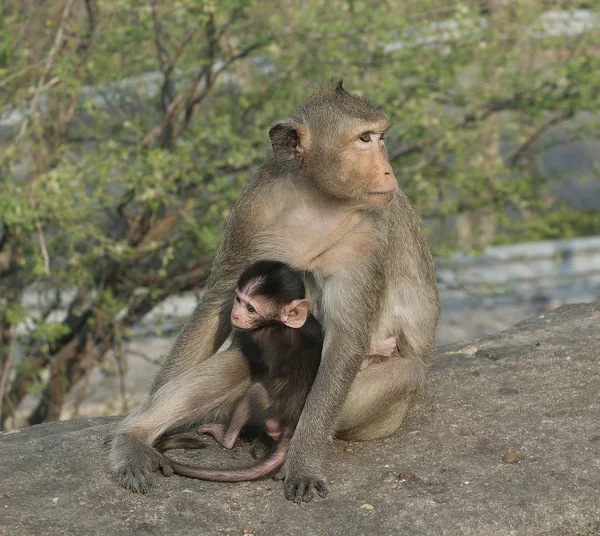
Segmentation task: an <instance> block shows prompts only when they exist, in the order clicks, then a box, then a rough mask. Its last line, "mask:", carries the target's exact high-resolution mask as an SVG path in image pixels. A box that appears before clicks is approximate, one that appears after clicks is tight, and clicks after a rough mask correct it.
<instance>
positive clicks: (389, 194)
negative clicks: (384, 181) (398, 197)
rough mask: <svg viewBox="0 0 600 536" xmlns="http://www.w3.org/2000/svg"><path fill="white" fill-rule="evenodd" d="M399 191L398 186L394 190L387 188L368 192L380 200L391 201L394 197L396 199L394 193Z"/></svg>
mask: <svg viewBox="0 0 600 536" xmlns="http://www.w3.org/2000/svg"><path fill="white" fill-rule="evenodd" d="M397 191H398V189H397V188H394V189H393V190H386V191H385V192H368V193H369V195H370V196H373V197H375V199H377V200H378V201H379V202H381V201H385V202H386V203H389V202H390V201H391V200H392V199H394V194H395V193H396V192H397Z"/></svg>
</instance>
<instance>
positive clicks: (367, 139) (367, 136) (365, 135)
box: [358, 132, 371, 143]
mask: <svg viewBox="0 0 600 536" xmlns="http://www.w3.org/2000/svg"><path fill="white" fill-rule="evenodd" d="M358 139H359V140H360V141H362V142H363V143H369V142H370V141H371V134H370V133H369V132H365V133H363V134H361V135H360V136H359V137H358Z"/></svg>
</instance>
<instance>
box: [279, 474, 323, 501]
mask: <svg viewBox="0 0 600 536" xmlns="http://www.w3.org/2000/svg"><path fill="white" fill-rule="evenodd" d="M283 490H284V495H285V498H286V499H287V500H288V501H294V502H295V503H296V504H300V503H301V502H309V501H311V500H312V498H313V497H314V492H315V491H316V492H317V494H318V495H319V497H321V498H325V496H326V495H327V491H328V490H327V485H326V484H325V481H324V480H322V479H313V478H304V479H299V480H298V479H295V480H294V479H286V480H285V482H284V483H283Z"/></svg>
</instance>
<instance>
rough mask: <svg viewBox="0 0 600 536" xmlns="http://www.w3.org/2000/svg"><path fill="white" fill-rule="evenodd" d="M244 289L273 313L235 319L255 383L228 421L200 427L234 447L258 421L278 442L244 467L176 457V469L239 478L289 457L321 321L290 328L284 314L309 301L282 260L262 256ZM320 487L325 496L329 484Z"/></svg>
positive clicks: (237, 340) (187, 443)
mask: <svg viewBox="0 0 600 536" xmlns="http://www.w3.org/2000/svg"><path fill="white" fill-rule="evenodd" d="M241 291H246V293H247V294H248V295H249V296H251V297H252V298H260V299H262V300H263V301H262V303H263V304H267V305H268V306H269V307H268V308H267V310H269V311H270V312H271V314H264V315H260V316H258V319H257V321H256V323H255V324H254V326H253V327H252V328H250V329H245V330H241V329H239V328H236V326H235V322H234V328H236V329H234V332H233V338H232V345H233V346H235V347H237V348H239V350H240V351H241V352H242V354H243V356H244V357H245V359H246V360H247V362H248V365H249V368H250V377H251V382H252V383H251V385H250V388H249V389H248V390H247V391H246V393H245V395H244V396H243V397H242V398H241V399H240V400H239V401H238V403H237V404H236V407H235V410H234V412H233V415H232V417H231V420H230V422H229V424H228V425H227V426H225V425H222V424H208V425H204V426H202V427H200V429H199V430H198V432H199V433H210V434H212V435H213V436H214V437H215V439H217V441H218V442H219V443H220V444H221V445H223V446H224V447H226V448H232V447H233V444H234V443H235V441H236V439H237V437H238V435H239V433H240V431H241V430H242V428H243V427H244V426H247V425H258V426H262V427H264V429H265V431H266V432H267V434H268V435H269V436H270V437H271V439H273V440H274V441H275V443H276V445H277V446H276V448H275V450H274V451H273V452H272V453H271V454H270V455H269V456H268V457H267V458H266V459H265V460H264V461H262V462H261V463H259V464H257V465H254V466H251V467H246V468H241V469H202V468H196V467H192V466H189V465H185V464H182V463H178V462H174V461H171V465H172V467H173V471H174V472H175V473H176V474H179V475H183V476H187V477H191V478H200V479H202V480H215V481H221V482H240V481H244V480H255V479H257V478H261V477H263V476H266V475H269V474H271V473H273V472H275V471H276V470H277V469H279V468H280V467H281V466H282V464H283V462H284V461H285V456H286V453H287V450H288V446H289V442H290V439H291V437H292V434H293V433H294V429H295V428H296V425H297V424H298V420H299V419H300V414H301V413H302V409H303V407H304V402H305V401H306V397H307V396H308V393H309V391H310V388H311V386H312V384H313V382H314V380H315V377H316V375H317V371H318V369H319V364H320V361H321V352H322V349H323V332H322V330H321V326H320V324H319V322H317V320H316V319H315V318H314V317H313V316H312V315H311V314H308V315H307V316H306V321H305V322H304V324H303V325H302V326H301V327H290V326H289V325H287V324H286V323H284V321H282V319H281V318H282V317H281V314H280V312H281V311H282V310H283V309H284V307H286V306H289V304H291V303H295V302H299V301H304V300H305V287H304V282H303V280H302V276H301V275H300V274H299V273H298V272H295V271H294V270H292V268H290V267H289V266H288V265H287V264H285V263H283V262H279V261H259V262H257V263H255V264H253V265H251V266H250V267H249V268H248V269H246V270H245V271H244V272H243V274H242V275H241V277H240V279H239V282H238V291H237V292H236V296H239V294H238V293H239V292H241ZM237 300H239V297H238V298H236V301H237ZM238 307H239V306H238ZM234 311H235V309H234ZM258 313H259V311H258V310H257V313H256V315H258ZM256 315H255V316H256ZM199 446H201V445H200V444H198V442H197V441H194V440H193V439H189V438H169V439H166V440H163V441H161V442H159V444H158V445H157V448H158V449H159V450H161V451H163V452H164V451H165V450H169V449H174V448H185V447H196V448H197V447H199ZM317 492H320V493H321V494H322V495H323V494H324V489H317Z"/></svg>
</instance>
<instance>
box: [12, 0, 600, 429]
mask: <svg viewBox="0 0 600 536" xmlns="http://www.w3.org/2000/svg"><path fill="white" fill-rule="evenodd" d="M599 4H600V2H598V0H593V1H566V0H565V1H544V0H511V1H508V0H487V1H485V0H465V1H462V2H455V1H452V0H421V1H419V2H410V1H408V0H407V1H399V0H394V1H385V0H378V1H368V0H365V1H353V0H344V1H342V0H328V1H323V0H304V1H293V0H272V1H270V0H267V1H246V0H228V1H225V0H222V1H217V0H179V1H176V0H170V1H169V2H167V1H166V0H2V3H1V6H0V414H1V421H0V424H1V427H2V428H4V429H9V428H14V427H22V426H27V425H30V424H37V423H41V422H45V421H51V420H57V419H59V418H61V419H69V418H73V417H78V416H94V415H110V414H118V413H122V412H126V411H129V410H131V409H132V408H133V407H135V405H137V404H138V403H139V401H140V399H141V398H142V397H143V395H144V394H145V393H146V391H147V389H148V387H149V383H150V381H151V379H152V377H153V375H154V374H155V372H156V370H157V366H158V364H159V363H160V361H161V360H162V359H163V358H164V354H165V353H166V352H167V351H168V349H169V346H170V344H171V341H172V337H173V335H174V333H175V332H176V331H177V329H178V328H179V326H181V322H182V321H183V320H184V319H185V318H186V316H187V315H188V314H189V313H190V311H191V309H192V308H193V306H194V304H195V302H196V299H197V296H198V293H199V292H201V287H202V283H203V281H204V279H205V277H206V275H207V270H208V269H209V266H210V262H211V259H212V256H213V254H214V251H215V248H216V246H217V244H218V241H219V235H220V230H221V229H222V226H223V223H224V222H225V221H226V219H227V217H228V214H229V210H230V207H231V205H232V203H233V202H234V200H235V199H236V197H237V195H238V193H239V190H240V187H241V186H242V185H243V184H244V182H245V181H246V180H247V179H248V177H249V176H250V175H251V174H252V172H253V170H254V169H256V167H257V166H258V165H259V164H260V162H261V159H262V158H263V157H264V155H265V153H266V151H267V150H268V149H269V144H268V136H267V132H268V129H269V127H270V125H271V124H272V123H273V122H274V121H276V120H278V119H282V118H285V117H286V116H288V115H290V114H291V113H293V111H294V110H295V108H296V106H297V105H299V104H300V103H301V102H302V101H303V100H304V99H305V98H306V97H307V95H309V94H310V92H311V91H312V90H313V89H314V88H315V87H316V86H318V85H319V84H321V83H323V82H325V81H327V80H328V79H330V78H333V79H338V78H343V79H344V85H345V87H346V88H347V89H348V90H351V91H355V92H359V93H361V94H364V95H367V96H368V97H369V98H371V99H372V100H373V101H374V102H376V103H377V104H379V105H381V106H382V107H383V108H384V109H385V110H386V111H387V113H388V114H389V115H390V117H391V119H392V123H393V130H392V132H391V134H390V136H389V143H388V148H389V152H390V157H391V161H392V165H393V167H394V169H395V171H396V176H397V177H398V180H399V182H400V185H401V187H402V188H404V189H405V191H406V192H407V193H408V195H409V197H410V198H411V200H412V201H413V202H414V204H415V206H416V207H417V209H418V211H419V213H420V214H421V217H422V219H423V222H424V226H425V228H426V232H427V234H428V237H429V241H430V244H431V247H432V249H433V251H434V254H435V256H436V264H437V271H438V281H439V284H440V291H441V298H442V317H441V322H440V329H439V335H438V342H439V343H440V344H443V343H447V342H452V341H456V340H462V339H468V338H474V337H478V336H482V335H484V334H487V333H490V332H493V331H496V330H499V329H504V328H506V327H508V326H510V325H512V324H514V323H516V322H518V321H519V320H521V319H523V318H525V317H527V316H529V315H531V314H535V313H537V314H544V312H545V311H547V310H549V309H552V308H554V307H556V306H558V305H560V304H561V303H566V302H573V301H590V300H593V299H595V298H598V297H599V296H600V172H599V169H598V165H599V164H600V131H599V129H598V127H599V126H600V113H599V109H600V5H599Z"/></svg>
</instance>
